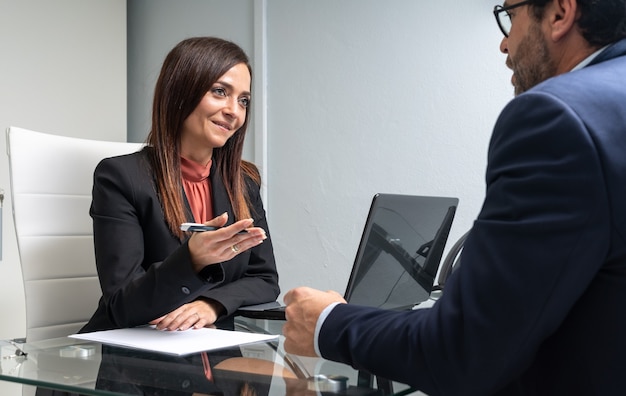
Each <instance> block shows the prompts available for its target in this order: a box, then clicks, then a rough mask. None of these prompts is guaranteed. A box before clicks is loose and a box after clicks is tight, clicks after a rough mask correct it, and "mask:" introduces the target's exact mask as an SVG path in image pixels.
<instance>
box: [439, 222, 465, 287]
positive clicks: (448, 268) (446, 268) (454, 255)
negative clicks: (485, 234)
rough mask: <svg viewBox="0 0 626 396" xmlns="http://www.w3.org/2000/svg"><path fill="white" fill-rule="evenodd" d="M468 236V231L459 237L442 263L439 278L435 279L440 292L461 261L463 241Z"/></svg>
mask: <svg viewBox="0 0 626 396" xmlns="http://www.w3.org/2000/svg"><path fill="white" fill-rule="evenodd" d="M468 234H469V231H467V232H466V233H465V234H463V235H461V237H460V238H459V239H458V240H457V241H456V242H455V243H454V245H452V247H451V248H450V251H449V252H448V254H447V255H446V257H445V258H444V260H443V261H442V263H441V269H440V271H439V277H438V278H437V284H438V285H437V286H438V288H439V289H440V290H441V289H443V287H444V285H445V284H446V281H447V280H448V278H449V277H450V275H451V274H452V272H453V271H454V270H455V269H457V268H458V266H459V263H460V260H461V253H462V252H463V245H464V244H465V239H467V235H468Z"/></svg>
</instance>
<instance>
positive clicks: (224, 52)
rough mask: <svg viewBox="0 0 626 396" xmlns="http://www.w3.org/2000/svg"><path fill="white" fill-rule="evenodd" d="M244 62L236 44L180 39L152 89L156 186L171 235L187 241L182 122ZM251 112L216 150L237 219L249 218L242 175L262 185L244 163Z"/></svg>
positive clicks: (151, 141)
mask: <svg viewBox="0 0 626 396" xmlns="http://www.w3.org/2000/svg"><path fill="white" fill-rule="evenodd" d="M240 63H243V64H245V65H246V66H247V67H248V70H249V71H250V77H252V68H251V67H250V63H249V60H248V56H247V55H246V54H245V52H244V51H243V50H242V49H241V48H240V47H239V46H237V45H236V44H234V43H232V42H230V41H226V40H222V39H219V38H215V37H194V38H189V39H186V40H183V41H181V42H180V43H179V44H178V45H176V47H174V48H173V49H172V50H171V51H170V53H169V54H168V55H167V57H166V58H165V61H164V62H163V66H162V68H161V73H160V75H159V78H158V80H157V83H156V87H155V90H154V102H153V106H152V128H151V130H150V133H149V134H148V138H147V140H146V143H147V145H148V146H151V147H152V148H153V149H152V150H150V152H151V155H150V157H151V158H150V159H151V163H152V168H153V169H154V173H155V179H156V188H157V192H158V195H159V198H160V200H161V206H162V208H163V213H164V214H165V221H166V222H167V224H168V226H169V228H170V230H171V231H172V233H173V234H174V235H176V236H178V237H179V238H182V237H183V232H182V231H180V229H179V226H180V224H181V223H184V222H186V221H187V213H186V210H185V205H184V200H183V187H182V181H181V170H180V135H181V131H182V126H183V122H184V121H185V119H186V118H187V117H188V116H189V115H190V114H191V113H192V112H193V111H194V109H195V108H196V106H197V105H198V103H200V100H202V98H203V97H204V95H205V94H206V93H207V92H208V91H209V89H210V88H211V87H212V86H213V84H214V83H215V82H216V81H217V80H218V79H219V78H220V77H221V76H222V75H223V74H224V73H226V72H227V71H228V70H229V69H230V68H232V67H233V66H235V65H238V64H240ZM249 114H250V109H249V108H248V109H247V111H246V116H245V121H244V123H243V125H242V126H241V128H239V130H237V132H235V134H234V135H233V136H232V137H231V138H230V139H228V141H227V142H226V144H225V145H224V146H223V147H220V148H215V149H213V157H212V160H213V164H214V165H215V167H216V169H217V171H218V172H219V174H220V176H221V177H222V180H223V182H224V185H225V187H226V192H227V193H228V197H229V198H230V202H231V204H232V206H233V211H234V214H235V219H234V220H240V219H245V218H249V217H250V216H251V214H250V209H249V208H250V207H251V204H250V198H249V196H248V192H247V188H246V186H245V180H244V175H246V176H249V177H251V178H252V180H254V181H255V182H256V183H257V184H260V182H261V180H260V175H259V172H258V170H257V168H256V167H255V166H254V165H253V164H251V163H249V162H246V161H242V159H241V155H242V152H243V142H244V138H245V135H246V129H247V126H248V117H249Z"/></svg>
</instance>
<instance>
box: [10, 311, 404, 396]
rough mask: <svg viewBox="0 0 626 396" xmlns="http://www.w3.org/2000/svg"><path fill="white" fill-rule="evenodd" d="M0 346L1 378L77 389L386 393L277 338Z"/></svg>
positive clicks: (248, 326)
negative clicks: (180, 344)
mask: <svg viewBox="0 0 626 396" xmlns="http://www.w3.org/2000/svg"><path fill="white" fill-rule="evenodd" d="M271 322H272V321H258V322H257V321H254V320H246V322H241V321H240V322H239V327H240V328H243V329H244V330H246V331H268V332H271V331H272V330H276V328H275V327H280V326H281V325H282V324H281V323H280V322H277V323H271ZM272 326H274V328H272ZM279 333H280V329H278V332H276V333H275V334H279ZM0 347H1V352H2V360H1V366H0V380H2V381H10V382H17V383H21V384H26V385H33V386H37V387H39V388H46V389H56V390H61V391H68V392H75V393H79V394H83V395H96V396H97V395H157V394H158V395H189V396H192V395H194V396H195V395H258V396H260V395H318V394H325V395H326V394H345V395H382V394H384V393H386V392H383V391H381V390H379V389H375V388H376V384H375V383H372V384H363V383H362V382H359V381H360V378H359V375H358V373H357V371H356V370H354V369H352V368H350V367H348V366H346V365H343V364H339V363H334V362H329V361H326V360H323V359H312V358H304V357H300V356H294V355H288V354H285V353H284V350H283V348H282V337H281V338H280V340H279V341H278V342H276V341H272V342H262V343H256V344H248V345H243V346H239V347H235V348H228V349H221V350H217V351H210V352H202V353H196V354H190V355H185V356H171V355H167V354H162V353H154V352H147V351H139V350H133V349H127V348H120V347H113V346H108V345H102V344H100V343H97V342H92V341H85V340H76V339H71V338H65V337H64V338H58V339H52V340H45V341H37V342H33V343H26V344H19V343H18V344H16V343H11V342H9V341H0ZM22 351H23V353H22ZM403 388H404V389H403ZM399 389H403V390H406V386H404V387H399ZM402 393H404V392H402Z"/></svg>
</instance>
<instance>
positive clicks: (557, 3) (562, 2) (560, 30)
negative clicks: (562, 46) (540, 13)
mask: <svg viewBox="0 0 626 396" xmlns="http://www.w3.org/2000/svg"><path fill="white" fill-rule="evenodd" d="M546 12H547V14H548V15H547V18H548V22H549V24H550V36H551V37H552V40H553V41H555V42H556V41H559V40H561V39H562V38H563V37H565V36H566V35H567V34H569V33H570V32H571V31H572V29H575V28H576V21H577V20H578V16H579V10H578V3H577V2H576V0H553V1H552V6H551V7H548V8H547V9H546Z"/></svg>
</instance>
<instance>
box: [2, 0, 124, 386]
mask: <svg viewBox="0 0 626 396" xmlns="http://www.w3.org/2000/svg"><path fill="white" fill-rule="evenodd" d="M0 15H1V16H2V23H0V59H1V62H0V133H1V135H2V136H1V138H0V188H3V189H4V190H5V194H6V195H10V194H9V193H10V191H9V174H8V158H7V156H6V139H5V129H6V128H7V127H9V126H11V125H15V126H20V127H24V128H29V129H33V130H38V131H42V132H49V133H53V134H58V135H67V136H79V137H84V138H92V139H102V140H118V141H123V140H126V1H125V0H106V1H102V0H55V1H49V0H20V1H15V0H0ZM33 162H34V163H35V164H36V165H37V166H42V167H43V166H46V164H44V163H42V164H37V159H36V158H33ZM10 208H11V200H10V197H6V198H5V202H4V216H3V224H2V230H3V233H2V234H3V238H4V240H3V247H4V249H3V257H2V260H1V261H0V338H2V339H6V338H14V337H23V336H24V335H25V332H26V326H25V314H24V297H23V289H22V277H21V272H20V269H19V263H18V253H17V245H16V242H15V236H14V228H13V219H12V216H11V214H10V213H11V212H10ZM19 389H20V387H19V386H13V385H11V384H7V383H4V382H0V394H2V395H12V394H18V393H19V392H20V391H19Z"/></svg>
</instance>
